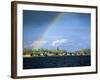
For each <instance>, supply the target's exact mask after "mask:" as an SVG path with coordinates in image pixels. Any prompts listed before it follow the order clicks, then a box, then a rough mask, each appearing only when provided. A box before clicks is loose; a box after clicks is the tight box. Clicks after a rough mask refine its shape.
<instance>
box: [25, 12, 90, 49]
mask: <svg viewBox="0 0 100 80" xmlns="http://www.w3.org/2000/svg"><path fill="white" fill-rule="evenodd" d="M90 18H91V15H90V14H87V13H71V12H47V11H31V10H23V46H24V48H40V47H42V48H47V49H56V48H57V47H59V48H60V49H64V50H68V51H75V50H78V49H80V48H90V46H91V45H90V26H91V25H90V24H91V23H90V20H91V19H90Z"/></svg>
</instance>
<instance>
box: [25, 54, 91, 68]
mask: <svg viewBox="0 0 100 80" xmlns="http://www.w3.org/2000/svg"><path fill="white" fill-rule="evenodd" d="M90 65H91V57H90V56H48V57H31V58H23V69H39V68H57V67H77V66H90Z"/></svg>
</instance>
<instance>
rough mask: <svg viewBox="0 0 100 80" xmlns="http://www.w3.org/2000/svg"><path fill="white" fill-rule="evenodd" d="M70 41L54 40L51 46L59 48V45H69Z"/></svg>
mask: <svg viewBox="0 0 100 80" xmlns="http://www.w3.org/2000/svg"><path fill="white" fill-rule="evenodd" d="M67 42H68V40H67V39H60V40H54V41H53V42H52V43H51V45H52V46H59V45H62V44H64V43H67Z"/></svg>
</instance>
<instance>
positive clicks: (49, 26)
mask: <svg viewBox="0 0 100 80" xmlns="http://www.w3.org/2000/svg"><path fill="white" fill-rule="evenodd" d="M63 15H64V13H58V15H56V16H55V17H54V18H53V19H52V20H51V22H50V23H49V24H48V25H47V27H46V29H45V31H44V33H43V34H42V36H41V37H39V38H37V39H36V41H38V42H41V41H43V40H44V38H45V37H46V36H47V33H48V32H49V30H50V28H52V27H53V25H54V24H55V23H56V22H57V21H59V20H60V18H61V17H62V16H63ZM41 45H42V44H41V43H35V42H34V43H33V44H32V47H33V48H39V47H41Z"/></svg>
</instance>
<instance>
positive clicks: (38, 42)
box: [31, 40, 48, 46]
mask: <svg viewBox="0 0 100 80" xmlns="http://www.w3.org/2000/svg"><path fill="white" fill-rule="evenodd" d="M47 43H48V42H47V41H40V40H39V41H34V42H33V43H32V44H31V46H38V45H40V44H47Z"/></svg>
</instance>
